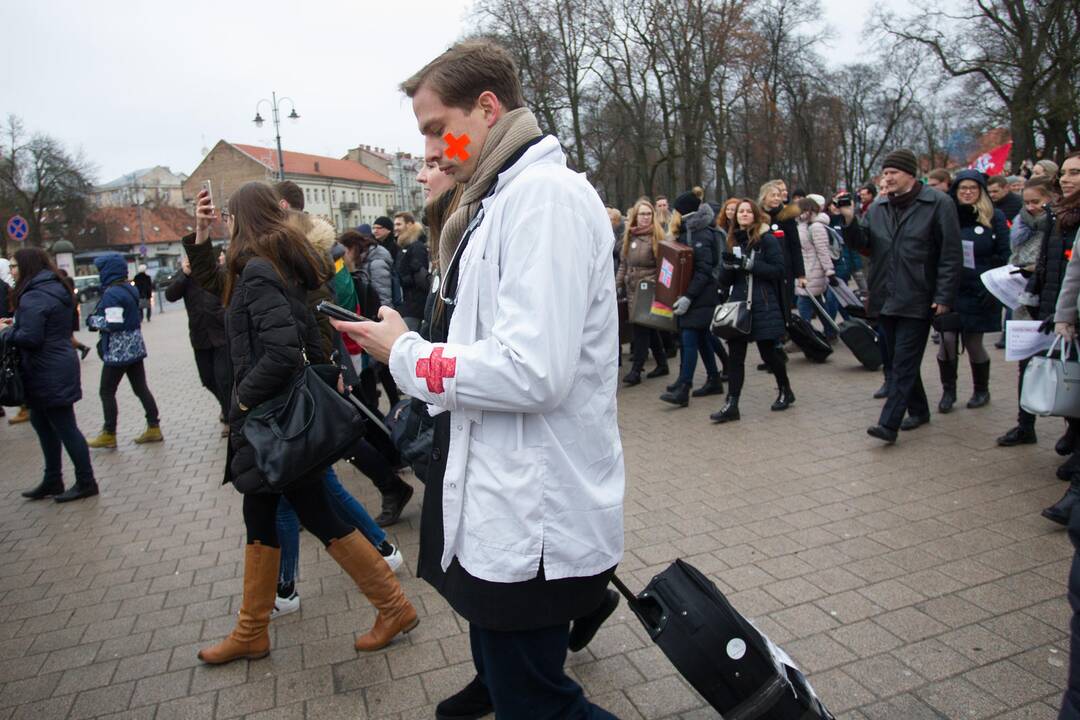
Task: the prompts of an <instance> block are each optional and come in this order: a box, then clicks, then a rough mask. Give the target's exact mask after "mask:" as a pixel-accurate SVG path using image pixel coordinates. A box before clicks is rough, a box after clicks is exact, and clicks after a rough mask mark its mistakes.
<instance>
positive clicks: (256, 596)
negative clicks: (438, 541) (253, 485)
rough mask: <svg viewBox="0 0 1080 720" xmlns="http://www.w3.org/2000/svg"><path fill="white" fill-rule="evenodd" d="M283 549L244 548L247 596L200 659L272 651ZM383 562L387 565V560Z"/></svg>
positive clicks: (229, 658) (217, 659)
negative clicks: (225, 632)
mask: <svg viewBox="0 0 1080 720" xmlns="http://www.w3.org/2000/svg"><path fill="white" fill-rule="evenodd" d="M280 562H281V549H280V548H273V547H267V546H266V545H262V544H260V543H257V542H256V543H253V544H251V545H248V546H247V547H246V548H245V550H244V599H243V602H242V603H241V604H240V616H239V618H238V619H237V621H236V627H235V628H233V631H232V632H231V633H229V636H228V637H227V638H225V639H224V640H222V641H221V642H219V643H218V644H217V645H212V646H210V647H207V648H203V649H202V650H200V651H199V659H200V660H202V661H203V662H204V663H207V664H210V665H221V664H222V663H227V662H232V661H233V660H238V659H239V658H247V659H249V660H258V659H259V658H261V657H266V656H267V655H269V654H270V633H269V632H268V631H267V627H268V626H269V625H270V612H271V611H272V610H273V609H274V595H275V594H276V590H277V579H278V565H279V564H280ZM383 565H386V563H385V562H384V563H383Z"/></svg>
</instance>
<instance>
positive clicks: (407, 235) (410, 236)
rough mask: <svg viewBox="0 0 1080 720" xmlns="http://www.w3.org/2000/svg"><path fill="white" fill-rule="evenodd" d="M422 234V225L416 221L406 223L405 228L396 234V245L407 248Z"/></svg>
mask: <svg viewBox="0 0 1080 720" xmlns="http://www.w3.org/2000/svg"><path fill="white" fill-rule="evenodd" d="M423 234H424V226H423V225H421V224H420V223H418V222H414V223H406V225H405V229H404V230H402V231H401V234H400V235H398V236H397V238H396V242H397V244H398V247H402V248H407V247H409V246H410V245H412V244H413V243H414V242H416V241H417V240H419V239H420V237H421V236H422V235H423Z"/></svg>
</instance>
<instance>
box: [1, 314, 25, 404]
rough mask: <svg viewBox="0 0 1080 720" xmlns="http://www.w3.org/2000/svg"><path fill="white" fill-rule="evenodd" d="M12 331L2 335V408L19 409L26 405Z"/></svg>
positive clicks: (17, 351)
mask: <svg viewBox="0 0 1080 720" xmlns="http://www.w3.org/2000/svg"><path fill="white" fill-rule="evenodd" d="M11 334H12V331H11V330H10V329H8V330H5V331H4V332H2V333H0V406H4V405H6V406H7V407H19V406H20V405H25V404H26V392H25V390H24V388H23V379H22V374H21V373H20V371H19V349H18V348H16V347H15V346H14V345H13V344H12V343H11Z"/></svg>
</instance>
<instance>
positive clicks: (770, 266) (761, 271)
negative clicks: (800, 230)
mask: <svg viewBox="0 0 1080 720" xmlns="http://www.w3.org/2000/svg"><path fill="white" fill-rule="evenodd" d="M735 243H736V245H738V246H739V247H741V248H742V254H743V257H746V258H749V257H750V256H751V253H753V258H754V259H753V263H752V264H751V266H750V269H749V270H744V269H742V268H732V267H728V266H726V265H725V266H723V267H722V268H721V270H720V284H721V286H722V287H723V288H725V289H726V288H728V287H730V288H731V293H730V294H729V295H728V302H739V301H742V300H745V299H746V290H747V287H748V286H749V282H748V280H749V277H750V276H751V275H753V277H754V298H753V304H752V305H751V306H750V318H751V321H750V337H749V339H750V340H752V341H754V342H757V341H758V340H779V339H780V338H781V337H783V335H784V333H785V332H786V331H787V323H786V316H785V313H784V308H783V306H782V305H781V299H782V298H783V293H782V292H781V290H780V284H781V283H783V282H786V275H785V272H786V266H785V265H784V253H783V251H782V250H781V249H780V241H779V240H778V239H777V237H776V236H775V235H773V234H772V233H771V232H766V233H765V234H763V235H762V236H761V238H760V239H759V240H758V243H757V244H756V245H755V246H754V248H753V249H752V250H748V249H747V247H746V245H747V237H746V231H745V230H739V231H737V232H736V233H735Z"/></svg>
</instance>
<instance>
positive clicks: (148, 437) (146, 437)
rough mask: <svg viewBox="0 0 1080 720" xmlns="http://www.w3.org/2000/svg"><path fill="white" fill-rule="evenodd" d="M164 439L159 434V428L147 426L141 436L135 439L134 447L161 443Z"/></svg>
mask: <svg viewBox="0 0 1080 720" xmlns="http://www.w3.org/2000/svg"><path fill="white" fill-rule="evenodd" d="M164 439H165V437H164V436H163V435H162V434H161V428H160V427H158V426H157V425H147V426H146V430H143V434H142V435H140V436H139V437H137V438H135V444H136V445H146V444H147V443H157V442H162V441H163V440H164Z"/></svg>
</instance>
